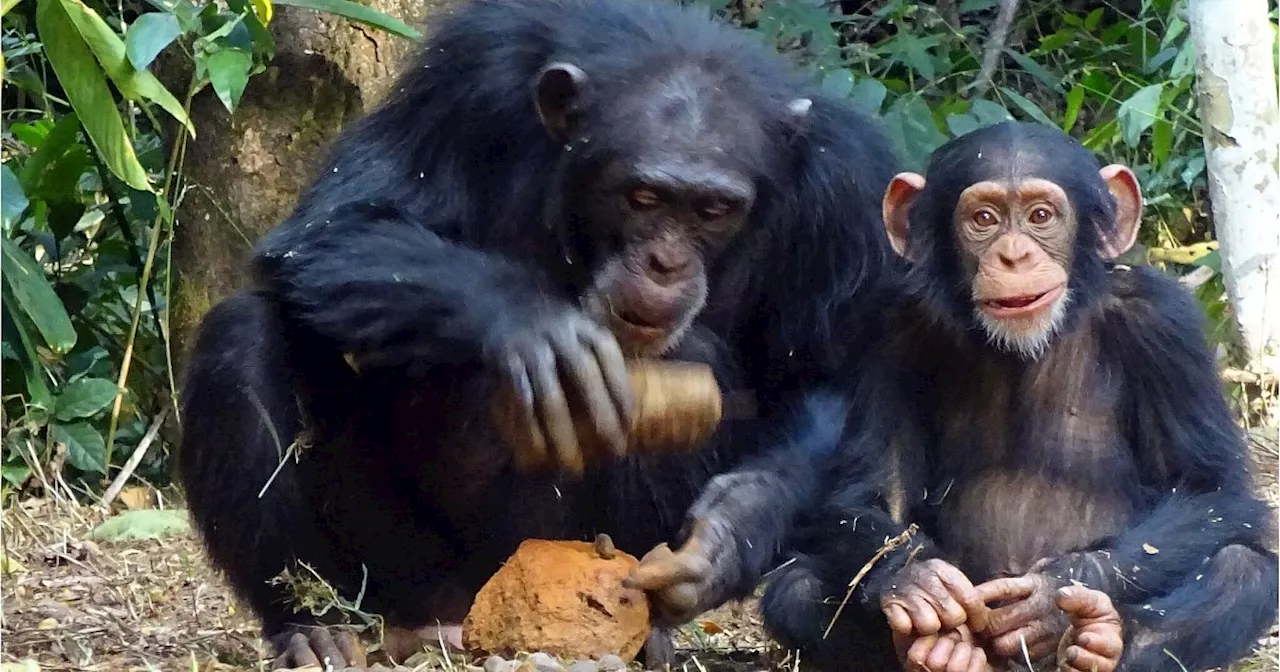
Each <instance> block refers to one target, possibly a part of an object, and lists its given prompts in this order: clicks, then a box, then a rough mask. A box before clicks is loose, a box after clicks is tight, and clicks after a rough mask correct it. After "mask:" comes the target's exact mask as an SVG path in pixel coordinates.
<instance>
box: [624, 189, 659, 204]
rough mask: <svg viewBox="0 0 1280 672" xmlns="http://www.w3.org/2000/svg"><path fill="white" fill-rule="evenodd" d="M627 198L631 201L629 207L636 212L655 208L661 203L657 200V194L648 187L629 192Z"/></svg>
mask: <svg viewBox="0 0 1280 672" xmlns="http://www.w3.org/2000/svg"><path fill="white" fill-rule="evenodd" d="M627 198H628V199H629V200H630V201H631V207H633V208H635V209H637V210H648V209H649V208H655V207H657V206H658V204H659V203H661V202H662V199H660V198H658V192H656V191H654V190H653V189H650V188H649V187H636V188H635V189H633V190H631V194H629V195H628V196H627Z"/></svg>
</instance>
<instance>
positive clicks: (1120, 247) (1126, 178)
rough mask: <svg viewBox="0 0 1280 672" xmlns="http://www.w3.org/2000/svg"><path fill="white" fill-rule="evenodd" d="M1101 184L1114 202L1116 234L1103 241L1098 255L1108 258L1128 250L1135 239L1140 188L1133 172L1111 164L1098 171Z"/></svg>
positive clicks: (1138, 220) (1140, 211)
mask: <svg viewBox="0 0 1280 672" xmlns="http://www.w3.org/2000/svg"><path fill="white" fill-rule="evenodd" d="M1099 174H1100V175H1102V179H1103V181H1105V182H1106V183H1107V188H1108V189H1110V190H1111V195H1112V196H1113V197H1114V198H1115V199H1116V223H1115V233H1113V234H1112V235H1111V237H1110V238H1109V239H1107V240H1103V241H1102V244H1101V246H1100V249H1099V250H1098V252H1099V253H1100V254H1101V255H1102V256H1103V257H1105V258H1107V259H1115V258H1116V257H1118V256H1120V255H1122V254H1124V253H1125V252H1128V251H1129V248H1131V247H1133V244H1134V242H1136V241H1137V240H1138V228H1139V227H1140V226H1141V225H1142V187H1140V186H1138V177H1137V176H1136V175H1134V174H1133V171H1132V170H1129V169H1128V168H1127V167H1125V166H1122V165H1120V164H1117V163H1113V164H1111V165H1109V166H1107V167H1105V168H1103V169H1102V170H1101V171H1099Z"/></svg>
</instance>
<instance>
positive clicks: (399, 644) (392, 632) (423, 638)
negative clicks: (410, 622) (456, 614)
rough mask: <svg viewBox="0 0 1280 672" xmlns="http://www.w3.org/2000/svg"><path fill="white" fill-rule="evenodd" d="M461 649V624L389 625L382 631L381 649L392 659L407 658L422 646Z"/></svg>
mask: <svg viewBox="0 0 1280 672" xmlns="http://www.w3.org/2000/svg"><path fill="white" fill-rule="evenodd" d="M442 645H443V647H444V648H451V649H457V650H459V651H462V650H463V647H462V626H461V625H456V624H453V625H429V626H426V627H422V628H414V629H410V628H404V627H399V626H394V625H389V626H387V627H386V628H385V629H383V632H382V650H383V651H385V652H386V654H387V657H389V658H391V660H394V661H404V660H407V659H408V658H409V657H410V656H412V655H413V654H415V653H417V652H419V651H421V650H422V649H423V647H427V646H430V647H441V646H442Z"/></svg>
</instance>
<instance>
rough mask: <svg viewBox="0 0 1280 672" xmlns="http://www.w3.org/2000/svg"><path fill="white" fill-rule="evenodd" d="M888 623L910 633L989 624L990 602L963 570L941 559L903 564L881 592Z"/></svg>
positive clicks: (898, 632) (977, 629) (979, 628)
mask: <svg viewBox="0 0 1280 672" xmlns="http://www.w3.org/2000/svg"><path fill="white" fill-rule="evenodd" d="M880 609H881V610H882V611H884V615H885V616H886V617H887V618H888V619H889V627H890V628H891V629H892V630H893V631H894V632H895V633H897V634H899V635H903V636H907V635H911V634H915V635H933V634H936V633H938V632H940V631H942V630H945V629H950V628H955V627H958V626H960V625H967V626H968V627H969V629H970V630H973V631H981V630H983V629H984V628H986V627H987V611H988V610H987V605H986V604H985V603H984V602H983V600H982V598H981V597H980V596H979V594H978V592H977V591H976V590H975V589H974V586H973V583H972V582H970V581H969V577H967V576H965V575H964V572H962V571H960V570H959V569H956V568H955V567H954V566H953V565H951V564H949V563H947V562H945V561H943V560H938V559H932V560H925V561H924V562H916V563H911V564H909V565H907V566H906V567H903V568H902V569H901V570H899V571H898V573H897V575H895V576H894V577H893V580H892V581H891V582H890V585H889V588H888V589H887V590H885V591H884V593H883V594H882V595H881V596H880Z"/></svg>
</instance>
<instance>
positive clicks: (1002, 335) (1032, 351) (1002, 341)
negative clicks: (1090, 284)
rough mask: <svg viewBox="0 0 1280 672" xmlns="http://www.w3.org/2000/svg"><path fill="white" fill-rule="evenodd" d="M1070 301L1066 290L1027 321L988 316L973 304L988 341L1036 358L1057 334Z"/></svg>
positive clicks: (1032, 359)
mask: <svg viewBox="0 0 1280 672" xmlns="http://www.w3.org/2000/svg"><path fill="white" fill-rule="evenodd" d="M1070 304H1071V290H1070V289H1068V290H1066V291H1065V292H1063V293H1062V296H1060V297H1058V300H1057V301H1055V302H1054V303H1053V307H1052V308H1050V309H1049V311H1048V313H1046V314H1044V315H1043V316H1041V317H1037V318H1035V320H1034V321H1033V322H1030V323H1028V322H1027V321H1025V320H1019V319H1009V320H1002V319H999V318H995V317H992V316H990V315H988V314H987V313H986V312H985V311H983V310H982V309H981V308H978V307H976V306H975V307H974V309H973V312H974V315H976V316H977V318H978V322H980V323H981V324H982V328H983V330H985V331H986V332H987V342H988V343H990V344H991V345H992V346H994V347H996V348H998V349H1000V350H1004V351H1006V352H1012V353H1014V354H1016V355H1018V356H1019V357H1021V358H1023V359H1025V360H1030V361H1035V360H1037V359H1039V358H1040V357H1041V356H1042V355H1043V354H1044V352H1045V350H1047V349H1048V348H1049V344H1050V343H1052V342H1053V338H1054V337H1055V336H1057V335H1058V329H1059V328H1060V327H1061V326H1062V318H1063V317H1065V316H1066V314H1067V306H1069V305H1070Z"/></svg>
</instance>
